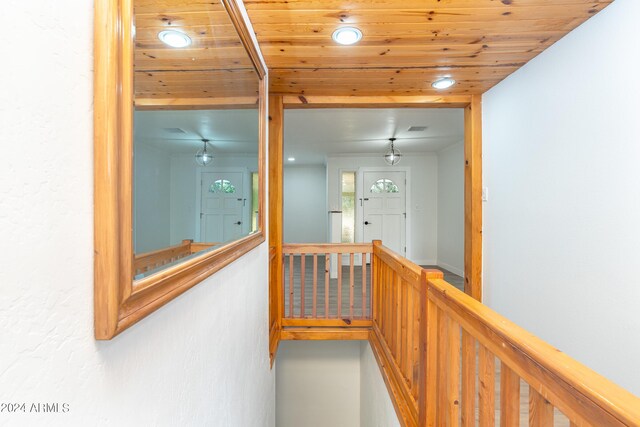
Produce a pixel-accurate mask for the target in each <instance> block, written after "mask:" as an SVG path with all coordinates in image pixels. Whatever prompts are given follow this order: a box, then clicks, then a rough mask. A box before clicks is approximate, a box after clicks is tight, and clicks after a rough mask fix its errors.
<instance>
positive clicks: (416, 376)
mask: <svg viewBox="0 0 640 427" xmlns="http://www.w3.org/2000/svg"><path fill="white" fill-rule="evenodd" d="M420 286H422V285H420ZM412 293H413V303H412V304H411V305H412V306H413V310H412V313H413V315H412V316H411V325H412V326H411V329H412V330H413V338H412V340H411V341H412V342H413V356H412V358H411V359H412V362H411V369H412V372H413V384H412V385H411V391H412V393H413V394H414V396H416V402H417V399H418V397H419V394H418V393H419V388H418V383H419V380H420V364H421V363H422V359H421V358H420V351H421V350H420V339H421V336H420V324H421V323H422V322H423V321H422V316H423V313H422V310H421V308H420V304H421V299H422V296H421V295H422V293H421V291H420V290H419V289H415V288H414V289H413V290H412ZM425 298H426V294H425Z"/></svg>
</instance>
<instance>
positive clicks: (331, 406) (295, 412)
mask: <svg viewBox="0 0 640 427" xmlns="http://www.w3.org/2000/svg"><path fill="white" fill-rule="evenodd" d="M276 424H277V426H278V427H300V426H305V427H326V426H331V427H354V426H359V425H360V342H359V341H282V342H281V343H280V348H279V349H278V357H277V358H276Z"/></svg>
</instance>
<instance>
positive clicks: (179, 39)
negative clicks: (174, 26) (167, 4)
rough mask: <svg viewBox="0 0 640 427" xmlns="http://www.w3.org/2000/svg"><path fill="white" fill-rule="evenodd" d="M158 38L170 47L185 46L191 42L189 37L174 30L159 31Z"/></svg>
mask: <svg viewBox="0 0 640 427" xmlns="http://www.w3.org/2000/svg"><path fill="white" fill-rule="evenodd" d="M158 38H159V39H160V41H162V42H163V43H165V44H168V45H169V46H171V47H187V46H189V45H190V44H191V38H190V37H189V36H188V35H186V34H185V33H183V32H181V31H176V30H165V31H160V32H159V33H158Z"/></svg>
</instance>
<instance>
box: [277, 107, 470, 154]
mask: <svg viewBox="0 0 640 427" xmlns="http://www.w3.org/2000/svg"><path fill="white" fill-rule="evenodd" d="M411 126H426V127H427V128H426V129H425V130H424V131H419V132H409V131H408V129H409V128H410V127H411ZM392 136H394V137H396V138H398V139H397V141H396V143H395V144H396V147H397V148H399V149H400V151H401V152H402V153H425V152H434V151H438V150H440V149H442V148H445V147H447V146H449V145H451V144H455V143H457V142H460V141H462V140H463V139H464V110H463V109H461V108H439V109H436V108H396V109H394V108H360V109H355V108H354V109H333V108H325V109H300V110H295V109H293V110H285V116H284V156H285V159H286V158H287V157H295V159H296V161H295V164H324V163H325V162H326V158H327V157H328V156H333V155H364V154H374V155H377V154H380V155H382V154H384V152H385V151H386V149H387V148H388V146H389V138H391V137H392ZM285 163H287V164H291V163H290V162H285Z"/></svg>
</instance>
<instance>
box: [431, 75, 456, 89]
mask: <svg viewBox="0 0 640 427" xmlns="http://www.w3.org/2000/svg"><path fill="white" fill-rule="evenodd" d="M455 83H456V81H455V80H453V79H452V78H451V77H444V78H442V79H438V80H436V81H435V82H433V83H431V86H433V87H434V88H435V89H449V88H450V87H451V86H453V85H454V84H455Z"/></svg>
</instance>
